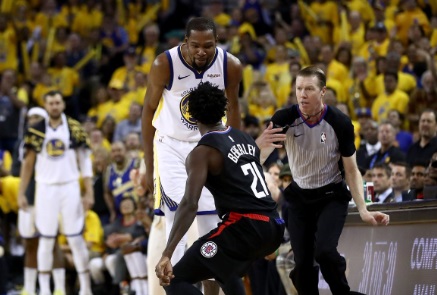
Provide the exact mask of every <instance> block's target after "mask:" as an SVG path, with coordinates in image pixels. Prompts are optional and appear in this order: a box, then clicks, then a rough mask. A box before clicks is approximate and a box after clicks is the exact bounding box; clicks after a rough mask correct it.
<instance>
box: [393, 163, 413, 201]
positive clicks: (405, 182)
mask: <svg viewBox="0 0 437 295" xmlns="http://www.w3.org/2000/svg"><path fill="white" fill-rule="evenodd" d="M390 166H391V177H390V181H391V187H392V189H393V200H390V201H392V202H402V196H403V194H405V193H407V192H408V190H409V188H410V177H411V168H410V167H409V166H408V164H407V163H405V162H393V163H391V164H390Z"/></svg>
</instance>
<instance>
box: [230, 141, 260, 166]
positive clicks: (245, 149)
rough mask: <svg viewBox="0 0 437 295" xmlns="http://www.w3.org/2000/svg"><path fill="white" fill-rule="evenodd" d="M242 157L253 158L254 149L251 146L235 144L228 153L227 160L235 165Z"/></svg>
mask: <svg viewBox="0 0 437 295" xmlns="http://www.w3.org/2000/svg"><path fill="white" fill-rule="evenodd" d="M243 155H252V156H254V157H255V147H254V146H253V145H251V144H239V143H237V144H235V145H233V146H232V147H231V149H230V150H229V153H228V158H229V159H231V160H232V161H233V162H234V163H235V164H237V162H238V159H239V158H240V157H241V156H243Z"/></svg>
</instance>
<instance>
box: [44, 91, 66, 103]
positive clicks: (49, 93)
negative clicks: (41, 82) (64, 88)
mask: <svg viewBox="0 0 437 295" xmlns="http://www.w3.org/2000/svg"><path fill="white" fill-rule="evenodd" d="M57 94H59V95H60V96H61V98H62V100H64V97H63V96H62V93H61V92H60V91H59V90H50V91H49V92H47V93H46V94H44V96H43V100H44V102H45V101H46V100H47V97H49V96H55V95H57Z"/></svg>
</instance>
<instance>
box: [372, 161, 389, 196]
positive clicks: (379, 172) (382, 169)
mask: <svg viewBox="0 0 437 295" xmlns="http://www.w3.org/2000/svg"><path fill="white" fill-rule="evenodd" d="M390 176H391V168H390V166H389V165H388V164H386V163H377V164H375V166H374V167H373V168H372V182H373V185H374V190H375V201H374V203H387V202H388V201H392V200H393V196H394V194H393V189H392V188H391V185H390Z"/></svg>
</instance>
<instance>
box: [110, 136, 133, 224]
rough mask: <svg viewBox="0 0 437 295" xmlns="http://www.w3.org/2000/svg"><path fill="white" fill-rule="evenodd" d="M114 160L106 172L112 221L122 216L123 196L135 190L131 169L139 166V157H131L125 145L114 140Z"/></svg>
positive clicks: (112, 153) (112, 148)
mask: <svg viewBox="0 0 437 295" xmlns="http://www.w3.org/2000/svg"><path fill="white" fill-rule="evenodd" d="M111 159H112V162H111V164H110V165H109V166H108V168H107V169H106V173H105V189H104V191H105V201H106V206H107V207H108V209H109V213H110V221H111V222H112V221H114V220H115V218H116V217H117V216H120V203H121V200H122V199H123V196H124V195H125V194H126V193H129V192H131V191H132V190H133V184H132V181H131V179H130V177H129V174H130V171H131V170H132V169H134V168H136V167H137V166H138V159H131V158H130V157H129V156H128V154H127V153H126V147H125V145H124V144H123V143H122V142H120V141H117V142H114V143H113V144H112V146H111Z"/></svg>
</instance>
